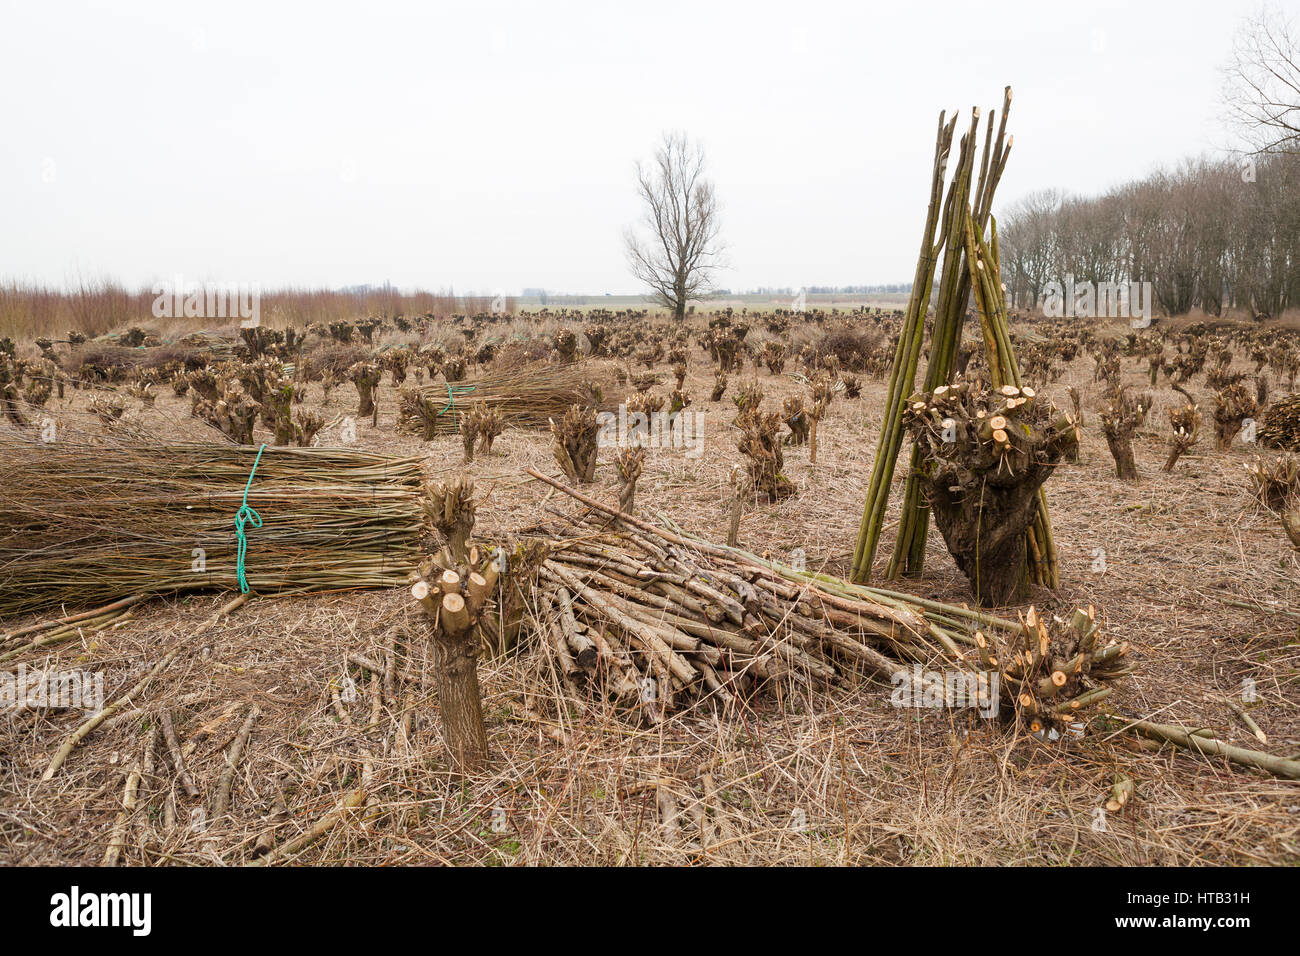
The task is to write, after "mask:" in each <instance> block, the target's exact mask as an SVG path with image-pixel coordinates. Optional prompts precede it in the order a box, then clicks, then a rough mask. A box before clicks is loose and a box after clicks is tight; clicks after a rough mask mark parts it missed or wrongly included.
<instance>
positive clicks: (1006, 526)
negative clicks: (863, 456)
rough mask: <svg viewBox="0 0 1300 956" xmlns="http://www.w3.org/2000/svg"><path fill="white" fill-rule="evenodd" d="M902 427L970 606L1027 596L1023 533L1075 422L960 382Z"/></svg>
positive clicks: (1073, 436) (912, 408)
mask: <svg viewBox="0 0 1300 956" xmlns="http://www.w3.org/2000/svg"><path fill="white" fill-rule="evenodd" d="M905 424H906V425H907V428H908V430H909V431H910V432H911V435H912V438H913V441H914V442H915V443H916V448H917V450H918V456H919V462H920V467H919V468H918V470H917V471H916V472H915V474H916V476H917V480H918V482H919V484H920V486H921V488H922V491H923V492H924V494H925V497H926V499H927V501H928V502H929V504H930V509H931V510H932V511H933V513H934V519H935V524H937V525H938V527H939V530H940V532H941V533H942V534H943V538H944V541H945V542H946V543H947V545H948V550H949V551H950V552H951V553H952V556H953V559H954V560H955V561H956V562H957V566H958V567H959V568H961V570H962V571H963V572H964V573H965V575H966V577H967V578H969V579H970V582H971V587H972V590H973V591H974V593H975V599H976V601H977V602H978V603H980V604H983V605H997V604H1008V603H1012V602H1013V601H1015V600H1017V599H1019V598H1021V597H1023V596H1025V594H1026V593H1027V590H1028V583H1029V582H1028V576H1027V570H1028V566H1027V564H1026V560H1027V558H1028V557H1029V555H1028V553H1027V551H1028V548H1029V545H1030V542H1031V541H1032V540H1033V539H1032V538H1029V537H1027V536H1026V534H1025V532H1026V531H1027V530H1028V529H1029V528H1030V526H1031V525H1032V524H1033V522H1034V520H1035V519H1036V517H1037V516H1038V513H1039V511H1038V502H1039V498H1038V492H1039V488H1040V487H1041V486H1042V484H1043V482H1044V481H1046V480H1047V478H1048V477H1049V476H1050V475H1051V474H1052V472H1053V471H1054V470H1055V469H1056V465H1057V463H1058V462H1059V461H1060V459H1061V456H1062V454H1063V453H1064V452H1065V450H1066V449H1067V448H1069V447H1070V446H1071V445H1073V444H1074V443H1076V442H1077V441H1078V433H1077V431H1076V429H1075V426H1074V422H1073V421H1072V420H1071V419H1070V417H1069V416H1068V415H1065V414H1063V413H1061V412H1059V411H1058V410H1057V409H1056V408H1055V406H1053V405H1051V404H1050V403H1047V405H1046V407H1044V406H1043V405H1041V404H1040V403H1039V402H1038V401H1037V395H1036V393H1035V392H1034V390H1033V389H1032V388H1028V387H1024V388H1018V387H1016V386H1014V385H1004V386H1002V388H1000V389H998V390H996V391H993V392H987V391H984V390H983V389H982V388H977V387H976V386H974V385H972V384H971V383H967V382H958V383H957V384H955V385H951V386H947V385H941V386H939V388H937V389H935V390H934V391H933V392H930V393H929V394H927V395H926V396H925V397H924V398H922V399H921V400H919V401H915V402H913V403H911V404H910V405H909V406H908V409H907V413H906V416H905ZM1039 557H1041V556H1035V558H1036V560H1037V559H1038V558H1039Z"/></svg>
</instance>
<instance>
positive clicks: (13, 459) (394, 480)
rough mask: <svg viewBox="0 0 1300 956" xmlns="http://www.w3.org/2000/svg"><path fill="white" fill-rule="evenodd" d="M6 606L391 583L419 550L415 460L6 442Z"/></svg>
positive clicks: (16, 610)
mask: <svg viewBox="0 0 1300 956" xmlns="http://www.w3.org/2000/svg"><path fill="white" fill-rule="evenodd" d="M0 454H3V455H4V457H5V478H4V483H5V488H4V492H5V503H4V507H3V508H0V617H6V616H12V615H17V614H25V613H28V612H33V611H40V610H44V609H47V608H52V607H58V606H65V605H66V606H69V607H77V606H86V605H90V604H95V603H104V602H106V601H110V600H112V599H114V598H120V597H122V596H124V595H132V594H161V593H175V592H180V591H192V590H228V589H233V588H235V587H237V586H238V583H237V575H236V555H237V540H236V534H235V524H234V522H235V515H236V512H238V511H239V509H240V507H241V505H242V504H244V503H245V497H244V496H245V487H246V486H247V487H248V493H247V504H248V506H249V507H250V508H252V509H254V510H255V511H257V512H258V514H259V515H260V516H261V521H262V524H261V525H260V526H257V527H255V526H254V525H255V524H256V522H252V523H249V524H247V525H246V535H247V554H246V559H245V569H246V577H247V583H248V585H249V587H250V588H251V589H252V590H254V591H258V592H261V593H270V592H295V591H311V590H330V589H338V588H360V587H393V586H397V585H400V584H403V583H405V581H406V577H407V575H408V574H409V573H410V572H411V571H412V570H413V569H414V568H415V566H416V562H417V560H418V544H419V539H420V536H421V533H422V527H423V523H422V515H421V510H420V467H419V459H417V458H389V457H385V456H382V455H375V454H370V453H366V452H359V451H352V450H347V449H339V448H269V447H268V448H266V449H264V450H263V452H262V456H261V460H260V461H257V470H256V473H255V474H254V475H253V477H252V481H251V483H250V482H249V475H250V473H251V472H252V470H253V465H254V461H255V460H257V455H258V449H257V447H256V446H239V445H200V444H192V445H149V444H143V443H123V444H117V445H107V446H94V445H89V444H82V443H74V442H70V441H56V442H53V443H50V444H42V443H40V442H34V441H19V440H9V439H0Z"/></svg>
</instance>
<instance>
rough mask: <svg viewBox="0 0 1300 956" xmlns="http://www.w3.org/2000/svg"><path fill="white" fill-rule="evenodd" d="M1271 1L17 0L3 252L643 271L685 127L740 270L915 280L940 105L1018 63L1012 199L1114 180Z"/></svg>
mask: <svg viewBox="0 0 1300 956" xmlns="http://www.w3.org/2000/svg"><path fill="white" fill-rule="evenodd" d="M1257 6H1258V4H1257V3H1256V2H1253V0H1252V2H1234V0H1215V2H1209V0H1182V2H1142V3H1132V2H1130V3H1121V2H1109V0H1076V2H1071V3H1059V4H1058V3H1048V2H1042V0H1039V2H1032V0H1030V2H1020V0H1001V2H999V3H996V4H977V3H946V2H935V0H930V2H924V3H919V2H906V0H902V2H900V0H891V2H888V3H874V2H870V0H868V2H854V3H847V2H846V3H840V4H823V3H817V2H809V0H801V2H799V3H789V2H785V3H760V2H745V3H735V4H713V3H708V2H704V0H695V2H685V3H676V2H669V0H656V2H654V3H643V2H642V3H636V4H620V3H614V2H603V3H601V2H593V3H546V4H544V5H543V4H537V5H533V4H526V3H489V2H475V3H465V4H449V3H438V2H434V3H420V4H416V3H411V4H388V3H380V2H373V0H370V2H366V3H356V2H355V0H354V2H349V3H338V4H335V3H319V2H318V3H311V4H303V5H302V6H300V7H299V6H293V7H289V6H281V5H278V4H275V3H271V2H260V3H258V2H253V3H242V2H223V3H220V4H210V5H205V6H204V7H203V8H193V9H191V8H188V7H185V6H183V5H181V4H177V3H174V2H157V3H128V2H121V0H115V2H113V3H57V2H56V3H40V2H23V3H15V2H9V0H0V10H2V11H3V12H2V13H0V105H2V106H3V109H2V111H0V116H3V126H2V127H0V278H5V279H25V280H33V281H39V282H45V283H49V284H62V283H64V282H67V281H71V280H75V279H77V278H79V277H85V278H95V277H113V278H117V279H120V280H122V281H124V282H127V283H128V284H130V285H137V284H145V283H152V282H153V281H155V280H157V279H160V278H164V277H167V278H170V277H171V276H173V275H176V274H181V275H183V276H184V277H185V279H186V280H190V281H194V280H207V281H224V282H249V283H259V284H261V286H262V287H263V288H271V287H279V286H286V285H300V286H316V285H322V286H330V287H337V286H343V285H350V284H356V283H364V282H369V283H380V282H383V281H384V280H389V281H392V282H393V283H395V284H397V285H399V286H402V287H423V288H427V289H446V288H454V289H455V290H456V291H457V292H460V293H468V292H495V291H505V292H507V293H517V292H518V291H519V290H520V289H521V288H523V287H528V286H542V287H545V288H548V289H551V290H555V291H561V292H564V291H567V292H587V293H602V292H615V293H619V292H636V291H640V290H639V289H638V287H637V285H636V283H635V281H634V280H633V279H632V278H631V276H630V275H629V274H628V271H627V268H626V263H625V259H624V255H623V247H622V234H623V231H624V229H625V227H626V226H627V225H629V224H631V223H632V222H633V221H635V219H636V218H637V215H638V208H637V205H636V195H635V191H634V180H633V176H634V164H635V161H636V160H637V159H638V158H646V157H648V156H649V154H650V152H651V150H652V149H653V147H654V145H655V143H656V140H657V139H658V137H659V135H660V133H661V132H662V131H663V130H665V129H680V130H683V131H685V132H686V133H688V134H689V135H691V136H692V137H695V138H697V139H699V140H700V141H701V142H702V143H703V145H704V147H705V149H706V151H707V154H708V159H709V165H710V169H711V173H712V178H713V180H714V182H715V184H716V187H717V191H718V195H719V198H720V204H721V214H722V228H723V235H724V238H725V239H726V242H727V245H728V251H727V258H728V260H729V264H730V268H729V269H728V270H727V271H726V272H725V273H723V274H722V275H721V277H720V280H721V284H722V285H723V286H726V287H730V288H732V289H746V288H753V287H756V286H791V287H800V286H808V285H848V284H858V283H886V282H905V281H909V280H910V278H911V275H912V271H913V268H914V265H915V258H916V251H917V248H916V247H917V245H918V242H919V238H920V230H921V227H922V225H923V218H924V214H925V204H926V201H927V199H928V177H929V170H930V159H931V154H932V151H933V145H934V131H935V124H936V122H937V119H938V113H939V110H940V109H944V108H946V109H949V110H952V109H954V108H962V109H969V108H970V106H972V105H975V104H979V105H981V106H982V107H983V108H984V109H986V110H987V109H990V108H995V107H1000V105H1001V99H1002V88H1003V86H1005V85H1007V84H1010V85H1011V86H1012V87H1013V89H1014V91H1015V102H1014V107H1013V109H1012V113H1011V120H1010V130H1011V132H1012V133H1013V134H1014V136H1015V147H1014V149H1013V150H1012V153H1011V159H1010V162H1009V164H1008V167H1007V172H1006V176H1005V178H1004V179H1003V181H1002V185H1001V187H1000V196H1001V198H1002V201H1003V203H1009V202H1010V201H1012V200H1013V199H1015V198H1016V197H1018V196H1020V195H1023V194H1024V193H1027V192H1030V191H1032V190H1036V189H1040V188H1044V187H1049V186H1054V187H1059V188H1064V189H1068V190H1072V191H1077V192H1082V193H1089V192H1096V191H1099V190H1103V189H1105V188H1106V187H1108V186H1110V185H1113V184H1115V183H1118V182H1121V181H1124V180H1126V179H1129V178H1133V177H1135V176H1139V175H1142V174H1145V173H1146V172H1148V171H1149V170H1150V169H1152V168H1153V167H1155V166H1157V165H1159V164H1162V163H1163V164H1169V163H1174V162H1177V161H1178V160H1179V159H1181V158H1183V157H1184V156H1188V155H1193V154H1198V153H1202V152H1207V151H1213V150H1216V149H1219V148H1222V147H1225V146H1227V145H1230V140H1229V138H1228V134H1227V133H1226V131H1225V129H1224V127H1223V125H1222V123H1221V119H1220V117H1221V113H1222V110H1221V107H1220V105H1219V91H1220V87H1221V83H1222V80H1221V67H1222V65H1223V63H1224V61H1225V59H1226V58H1227V56H1228V53H1229V50H1230V46H1231V42H1232V36H1233V33H1234V31H1235V29H1236V28H1237V25H1238V23H1239V22H1240V20H1241V19H1242V18H1243V17H1244V16H1245V15H1247V14H1249V13H1251V12H1254V11H1255V10H1256V8H1257ZM1281 6H1282V7H1283V9H1284V10H1286V11H1287V13H1288V14H1292V15H1294V14H1295V13H1297V12H1300V11H1297V6H1300V0H1290V2H1287V3H1284V4H1281Z"/></svg>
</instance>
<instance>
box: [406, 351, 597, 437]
mask: <svg viewBox="0 0 1300 956" xmlns="http://www.w3.org/2000/svg"><path fill="white" fill-rule="evenodd" d="M605 384H608V386H609V389H608V390H609V391H610V393H611V394H613V380H612V378H611V379H610V381H609V382H608V383H594V387H593V382H592V372H591V371H589V370H587V369H586V368H585V367H584V366H582V365H552V364H548V363H534V364H532V365H524V366H516V367H513V368H508V369H502V370H500V371H496V370H494V371H492V372H489V373H488V374H487V375H484V376H481V377H480V378H476V379H469V380H466V381H462V382H439V383H437V384H433V385H423V386H420V387H418V388H409V389H406V390H404V391H403V392H402V397H401V403H400V408H399V411H398V421H399V424H400V425H401V426H402V427H403V428H405V429H407V430H409V431H413V432H416V433H418V434H420V435H421V436H422V437H423V438H424V439H425V440H426V441H427V440H428V439H430V438H433V437H434V436H435V435H450V434H454V433H456V432H458V431H459V430H460V420H461V417H462V416H463V415H465V414H466V413H467V412H468V411H469V410H470V408H471V407H473V406H476V405H479V404H483V405H486V406H487V408H488V409H489V410H490V411H495V412H498V413H499V414H500V416H501V419H502V421H503V423H504V424H505V425H513V426H522V427H531V428H544V427H546V423H547V421H548V420H549V419H551V418H559V417H560V416H562V415H563V414H564V413H565V411H566V410H567V409H568V408H569V407H570V406H572V405H584V404H588V403H595V404H600V403H601V392H602V391H604V390H605V389H604V387H603V386H604V385H605Z"/></svg>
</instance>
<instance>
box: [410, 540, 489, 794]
mask: <svg viewBox="0 0 1300 956" xmlns="http://www.w3.org/2000/svg"><path fill="white" fill-rule="evenodd" d="M497 574H498V572H497V570H496V565H495V564H493V563H492V562H488V563H487V564H486V565H485V566H484V567H483V569H482V570H481V571H470V570H466V572H465V573H464V574H463V575H462V574H461V573H460V572H459V571H455V570H451V569H448V570H445V571H443V572H442V574H440V575H438V576H437V578H436V580H435V581H434V582H432V583H430V582H429V581H417V582H416V583H415V584H414V586H412V588H411V596H412V597H413V598H415V600H416V601H417V602H418V603H419V604H420V606H421V608H423V610H424V614H425V620H426V621H427V623H428V625H429V645H430V650H431V651H432V653H433V660H434V670H435V672H436V674H437V684H438V709H439V712H440V714H441V717H442V739H443V742H444V743H445V744H446V745H447V751H448V753H449V754H450V755H451V761H452V765H453V766H454V767H455V768H456V769H457V770H458V771H459V772H461V773H478V772H481V771H482V770H484V769H486V767H487V763H488V742H487V728H486V726H485V725H484V723H483V696H482V692H481V691H480V690H479V684H478V654H479V647H480V646H481V644H482V638H481V637H480V636H479V628H478V619H479V612H480V611H481V610H482V609H483V605H484V603H485V602H486V601H487V600H488V598H489V597H490V596H491V594H492V592H493V590H494V589H495V587H496V581H497Z"/></svg>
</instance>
